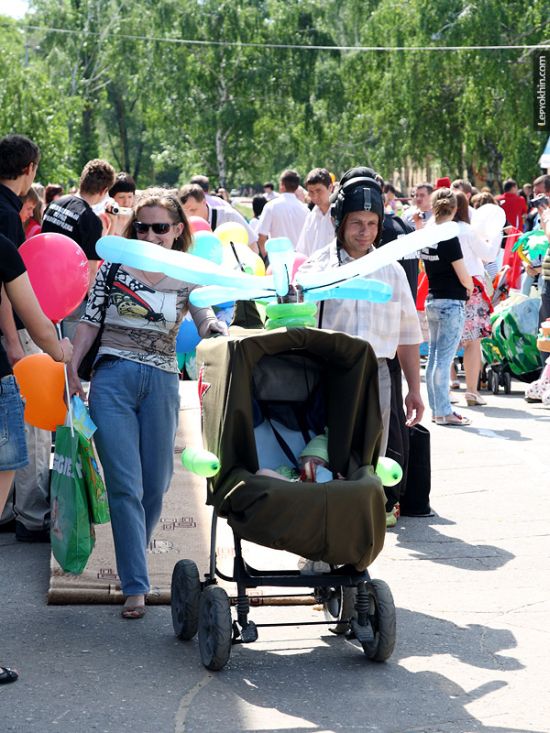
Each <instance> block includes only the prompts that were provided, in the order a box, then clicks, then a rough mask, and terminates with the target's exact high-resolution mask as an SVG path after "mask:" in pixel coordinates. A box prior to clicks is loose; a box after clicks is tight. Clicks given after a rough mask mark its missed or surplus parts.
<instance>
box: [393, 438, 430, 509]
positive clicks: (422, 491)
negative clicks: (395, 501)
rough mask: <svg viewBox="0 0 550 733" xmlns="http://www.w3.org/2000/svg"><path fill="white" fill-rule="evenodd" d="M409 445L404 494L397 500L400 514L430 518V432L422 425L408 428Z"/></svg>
mask: <svg viewBox="0 0 550 733" xmlns="http://www.w3.org/2000/svg"><path fill="white" fill-rule="evenodd" d="M409 445H410V450H409V462H408V466H407V483H406V487H405V492H404V494H403V495H402V496H401V499H400V500H399V501H400V513H401V514H402V515H403V516H406V517H432V516H433V512H432V510H431V507H430V490H431V487H432V469H431V461H430V431H429V430H428V429H427V428H425V427H424V426H423V425H415V426H414V427H412V428H409Z"/></svg>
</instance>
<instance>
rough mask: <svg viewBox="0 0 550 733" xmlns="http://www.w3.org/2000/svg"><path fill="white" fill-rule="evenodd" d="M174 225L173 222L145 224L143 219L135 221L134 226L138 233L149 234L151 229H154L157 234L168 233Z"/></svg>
mask: <svg viewBox="0 0 550 733" xmlns="http://www.w3.org/2000/svg"><path fill="white" fill-rule="evenodd" d="M171 226H174V225H173V224H164V223H162V224H160V223H157V224H145V222H143V221H135V222H134V227H135V230H136V232H137V233H138V234H147V232H148V231H149V229H152V230H153V231H154V233H155V234H168V232H169V231H170V227H171Z"/></svg>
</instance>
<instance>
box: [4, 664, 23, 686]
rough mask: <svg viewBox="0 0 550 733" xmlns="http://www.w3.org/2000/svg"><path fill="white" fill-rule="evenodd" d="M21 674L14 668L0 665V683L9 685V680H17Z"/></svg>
mask: <svg viewBox="0 0 550 733" xmlns="http://www.w3.org/2000/svg"><path fill="white" fill-rule="evenodd" d="M18 678H19V675H18V674H17V672H16V671H15V670H14V669H10V668H9V667H0V685H7V684H8V682H15V680H16V679H18Z"/></svg>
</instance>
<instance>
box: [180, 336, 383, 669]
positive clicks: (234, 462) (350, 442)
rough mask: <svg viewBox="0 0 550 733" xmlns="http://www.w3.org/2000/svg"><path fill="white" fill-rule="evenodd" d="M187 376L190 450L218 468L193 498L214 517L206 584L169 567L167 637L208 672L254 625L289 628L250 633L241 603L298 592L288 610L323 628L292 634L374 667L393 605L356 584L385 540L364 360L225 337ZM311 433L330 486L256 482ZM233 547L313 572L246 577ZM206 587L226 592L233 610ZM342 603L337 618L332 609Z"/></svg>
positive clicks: (251, 637)
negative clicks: (305, 613) (343, 647)
mask: <svg viewBox="0 0 550 733" xmlns="http://www.w3.org/2000/svg"><path fill="white" fill-rule="evenodd" d="M197 364H198V367H199V382H198V384H199V394H200V396H201V409H202V427H203V439H204V446H205V448H206V449H207V450H209V451H212V452H213V453H215V454H216V455H217V456H219V458H220V465H221V468H220V471H219V473H218V474H217V475H216V476H215V477H214V478H210V479H208V485H207V503H208V504H211V505H212V506H213V509H214V512H213V521H212V535H211V551H210V569H209V572H208V573H207V574H206V575H205V577H204V578H203V579H201V577H200V575H199V571H198V568H197V565H196V564H195V562H193V560H191V559H183V560H180V561H179V562H178V563H177V564H176V566H175V568H174V572H173V577H172V620H173V626H174V631H175V633H176V635H177V637H178V638H179V639H182V640H190V639H192V638H193V637H194V636H195V635H196V634H197V632H198V637H199V648H200V654H201V659H202V662H203V664H204V665H205V666H206V667H207V668H208V669H211V670H219V669H221V668H222V667H223V666H224V665H225V664H226V662H227V661H228V659H229V656H230V651H231V647H232V645H233V644H240V643H250V642H253V641H255V640H256V639H257V638H258V628H260V627H261V626H262V625H268V626H279V625H280V626H296V625H297V624H298V625H299V623H300V622H297V621H296V620H292V621H291V622H290V621H288V622H281V623H280V624H260V623H258V624H255V623H254V622H253V621H252V620H250V619H249V612H250V605H251V604H250V598H249V596H248V595H247V590H249V589H256V588H268V589H271V588H274V589H299V588H302V589H305V590H303V591H302V592H301V594H300V596H296V605H298V602H299V600H298V599H301V601H300V602H302V603H303V602H304V601H303V599H304V598H307V599H309V602H310V603H312V604H314V603H316V604H323V606H324V609H325V616H324V617H323V619H324V620H322V621H305V622H303V623H306V624H336V629H337V630H338V631H340V632H342V631H346V632H347V636H348V638H355V639H356V640H357V641H358V643H359V644H360V645H361V647H362V649H363V650H364V652H365V654H366V656H367V657H368V658H369V659H372V660H375V661H384V660H386V659H387V658H388V657H389V656H390V655H391V653H392V651H393V648H394V644H395V606H394V602H393V598H392V595H391V591H390V589H389V587H388V586H387V584H386V583H384V582H383V581H381V580H372V579H371V578H370V576H369V574H368V571H367V568H368V566H369V565H370V564H371V563H372V562H373V560H374V559H375V558H376V557H377V555H378V554H379V553H380V551H381V550H382V547H383V544H384V536H385V527H386V515H385V502H386V499H385V495H384V490H383V487H382V484H381V482H380V479H379V478H378V476H377V475H376V474H375V472H374V468H373V466H375V465H376V462H377V460H378V450H379V443H380V436H381V432H382V424H381V417H380V409H379V402H378V378H377V361H376V357H375V355H374V352H373V351H372V349H371V347H370V346H369V345H368V344H367V343H366V342H364V341H362V340H361V339H357V338H353V337H351V336H347V335H345V334H341V333H331V332H328V331H322V330H318V329H314V328H295V329H286V328H281V329H277V330H274V331H270V332H266V331H250V330H244V329H239V328H235V329H231V337H230V338H227V339H226V338H219V339H209V340H206V341H203V342H202V343H201V344H200V346H199V348H198V350H197ZM325 428H328V458H329V461H328V466H329V468H330V470H331V471H332V473H333V476H336V477H337V478H334V479H333V480H329V481H327V482H325V483H317V482H315V481H313V482H302V481H288V480H285V479H284V478H283V476H281V477H280V478H277V477H273V476H266V475H258V474H257V471H258V470H259V469H261V468H265V467H266V466H267V467H268V468H269V467H271V468H273V467H275V465H276V463H277V462H278V461H280V462H283V463H284V462H285V458H286V459H287V465H288V466H291V464H292V463H293V462H294V461H293V458H294V460H295V457H296V456H297V455H298V453H299V447H300V445H304V444H305V443H306V442H307V440H308V439H310V438H311V437H313V436H314V435H317V434H319V433H321V432H323V430H324V429H325ZM277 434H279V438H281V440H282V442H281V441H280V440H279V438H278V437H277ZM266 436H267V437H266ZM285 446H286V449H285ZM277 450H279V453H278V455H274V454H269V451H272V453H273V451H275V453H276V452H277ZM266 452H267V453H266ZM270 461H271V463H270ZM342 477H343V478H342ZM219 517H221V518H224V519H225V520H226V521H227V522H228V524H229V526H230V527H231V529H232V531H233V535H234V544H235V559H234V565H233V573H232V575H228V574H226V573H224V572H222V570H221V569H220V567H219V565H218V563H217V560H216V527H217V521H218V518H219ZM243 540H246V541H249V542H252V543H255V544H257V545H262V546H265V547H269V548H273V549H275V550H286V551H288V552H291V553H294V554H295V555H299V556H301V557H302V558H305V559H306V560H310V561H313V562H315V561H322V562H323V563H326V565H325V566H324V567H325V569H326V572H321V573H319V572H317V573H314V572H310V571H308V572H304V570H302V571H300V570H299V569H296V570H261V569H258V568H255V567H253V566H252V565H251V564H250V562H249V561H248V559H245V558H244V557H243V552H242V547H241V542H242V541H243ZM218 579H220V580H222V581H226V582H229V583H235V584H236V587H237V596H236V598H233V599H230V598H229V596H228V594H227V592H226V590H225V589H224V588H223V587H222V586H221V585H219V584H218ZM350 589H351V590H350ZM306 591H307V593H306ZM287 595H288V594H287ZM350 596H351V597H352V598H354V601H353V600H352V603H351V606H349V604H348V603H347V600H346V602H343V599H344V598H346V599H347V598H349V597H350ZM286 597H287V596H285V598H286ZM278 598H279V596H277V595H272V596H269V595H263V596H262V605H269V602H270V599H273V605H279V603H278V602H277V599H278ZM232 603H233V605H235V606H236V608H235V619H233V618H232V609H231V605H232ZM291 605H292V604H291Z"/></svg>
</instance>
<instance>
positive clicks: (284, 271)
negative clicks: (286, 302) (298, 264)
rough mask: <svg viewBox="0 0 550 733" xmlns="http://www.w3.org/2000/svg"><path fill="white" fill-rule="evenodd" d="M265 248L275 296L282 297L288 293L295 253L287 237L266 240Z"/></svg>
mask: <svg viewBox="0 0 550 733" xmlns="http://www.w3.org/2000/svg"><path fill="white" fill-rule="evenodd" d="M265 248H266V251H267V254H268V255H269V264H270V265H271V272H272V273H273V282H274V283H275V290H276V291H277V295H280V296H281V297H284V296H285V295H286V294H287V293H288V288H289V285H290V280H291V276H292V266H293V265H294V257H295V256H296V252H295V251H294V247H293V246H292V242H291V241H290V239H289V238H288V237H275V238H274V239H268V240H267V242H266V245H265Z"/></svg>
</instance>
